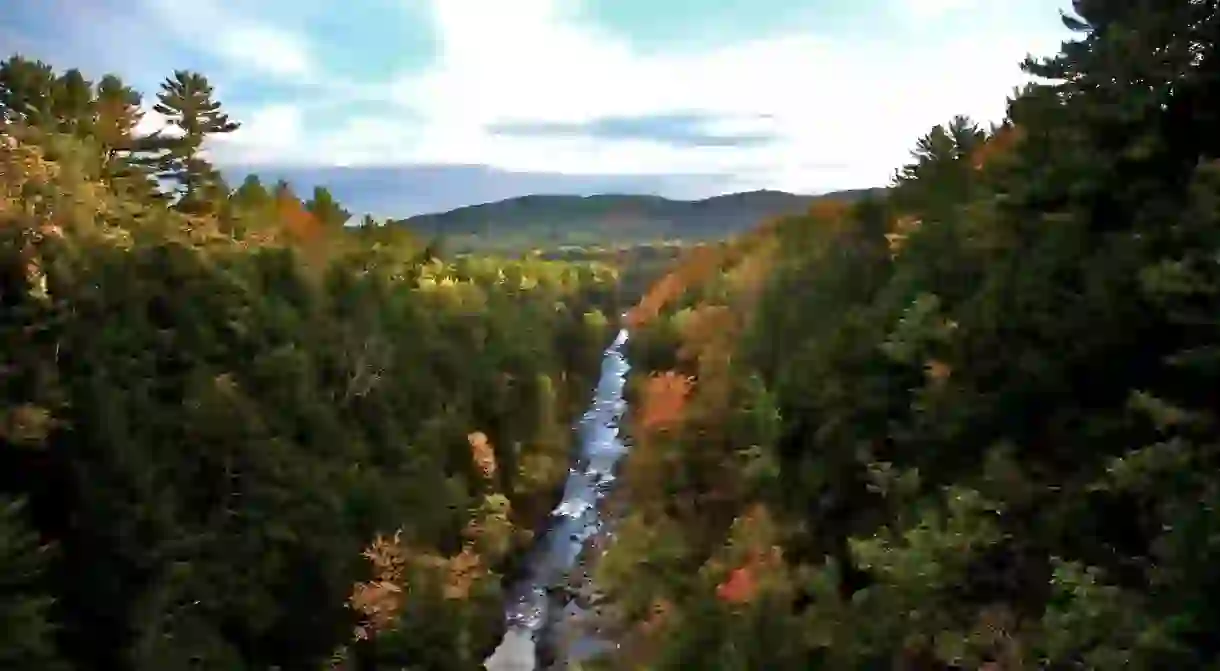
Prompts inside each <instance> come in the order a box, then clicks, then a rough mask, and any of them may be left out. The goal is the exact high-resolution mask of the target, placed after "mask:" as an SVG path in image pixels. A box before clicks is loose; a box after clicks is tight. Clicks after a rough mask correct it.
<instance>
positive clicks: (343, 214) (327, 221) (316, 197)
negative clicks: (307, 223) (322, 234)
mask: <svg viewBox="0 0 1220 671" xmlns="http://www.w3.org/2000/svg"><path fill="white" fill-rule="evenodd" d="M305 209H306V210H307V211H308V212H309V213H310V214H312V215H313V216H314V217H315V218H317V220H318V221H320V222H322V224H323V225H324V226H327V227H331V228H338V227H340V226H343V224H345V223H347V220H348V219H351V218H352V213H351V212H348V211H347V210H345V209H343V207H342V206H340V205H339V203H338V201H336V200H335V197H334V196H332V195H331V193H330V190H328V189H327V188H326V187H324V186H315V187H314V189H313V198H311V199H309V200H308V201H306V202H305Z"/></svg>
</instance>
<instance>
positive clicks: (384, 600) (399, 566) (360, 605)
mask: <svg viewBox="0 0 1220 671" xmlns="http://www.w3.org/2000/svg"><path fill="white" fill-rule="evenodd" d="M399 535H400V534H399V533H395V534H394V537H393V538H388V539H387V538H385V537H383V536H381V535H378V536H377V537H376V538H375V539H373V542H372V544H371V545H370V546H369V547H368V549H366V550H365V551H364V553H363V554H364V556H365V557H366V558H367V559H368V560H369V562H371V563H372V564H373V579H372V580H371V581H369V582H362V583H357V584H356V586H355V587H354V588H353V589H352V594H351V596H350V597H349V598H348V606H349V607H350V608H351V609H352V610H354V611H356V612H357V613H360V615H361V616H362V618H363V620H364V622H362V623H361V624H360V625H358V626H357V627H356V639H357V640H364V639H367V638H370V637H372V636H373V635H375V634H377V633H379V632H383V631H387V630H389V629H391V628H393V626H394V623H395V621H396V620H397V619H398V613H399V612H401V611H402V606H403V592H404V586H403V574H404V571H405V569H406V565H407V560H406V553H405V552H403V548H402V545H401V544H400V543H399Z"/></svg>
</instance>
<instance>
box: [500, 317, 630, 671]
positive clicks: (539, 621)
mask: <svg viewBox="0 0 1220 671" xmlns="http://www.w3.org/2000/svg"><path fill="white" fill-rule="evenodd" d="M626 343H627V330H626V329H622V330H620V331H619V333H618V336H617V337H616V338H615V339H614V342H613V343H611V344H610V346H609V347H607V348H606V351H605V354H604V355H603V356H602V369H601V376H600V378H599V379H598V382H597V388H596V389H595V390H594V393H593V402H592V403H591V404H590V405H589V409H588V410H587V411H586V412H585V414H584V416H583V417H581V420H580V423H579V424H578V425H577V427H576V432H577V445H578V446H579V450H578V453H577V457H576V460H575V463H574V464H573V465H572V467H571V468H569V469H568V479H567V482H566V484H565V485H564V491H563V500H562V501H560V503H559V505H557V506H556V507H555V509H554V510H553V511H552V512H551V520H550V521H551V524H550V526H549V529H548V531H547V532H546V534H545V535H544V536H543V537H542V539H541V540H540V541H539V542H538V544H537V546H536V547H535V548H534V549H533V550H532V551H531V553H530V556H529V557H528V558H527V559H526V572H525V577H524V578H523V579H522V580H521V581H520V582H519V583H518V584H517V585H515V586H514V588H513V589H512V591H511V593H510V599H509V604H508V606H507V607H506V608H505V613H504V616H505V620H506V622H507V625H508V630H507V631H506V632H505V634H504V639H503V640H502V641H501V642H500V645H499V647H497V648H496V650H495V652H494V653H492V655H491V656H490V657H488V658H487V660H486V661H485V662H484V664H483V666H484V668H486V669H487V670H488V671H533V670H534V669H535V668H537V652H536V648H537V643H538V639H539V635H540V634H541V633H542V632H543V630H544V629H545V628H546V627H547V624H548V621H552V620H556V619H561V618H572V617H576V616H578V615H579V614H580V608H579V606H577V605H576V604H575V603H572V604H568V605H567V606H566V607H565V608H564V610H563V612H562V613H556V614H552V613H550V612H549V610H550V609H551V608H553V607H554V606H555V605H556V604H555V603H554V602H553V601H552V600H551V599H550V598H549V597H548V592H550V591H551V589H552V588H554V587H557V586H560V585H564V584H566V583H567V577H568V575H569V573H570V572H571V571H572V569H574V568H575V567H576V563H577V562H576V559H577V557H578V556H579V555H580V553H581V550H582V549H583V548H584V547H585V544H586V543H587V542H588V541H589V540H590V539H591V538H592V537H593V536H595V535H596V534H597V533H598V532H600V531H602V530H603V527H604V521H603V520H602V519H601V517H600V515H599V513H598V504H599V503H600V502H601V500H602V499H603V498H604V497H605V495H606V493H607V492H608V491H609V488H610V486H611V485H612V484H613V482H614V466H615V464H616V463H618V460H619V458H620V457H622V456H623V454H624V453H625V452H626V447H625V446H624V444H623V441H622V440H620V439H619V421H620V420H621V419H622V416H623V412H624V411H625V410H626V407H627V404H626V402H624V401H623V386H624V384H625V382H626V377H627V371H628V370H630V368H631V366H630V365H628V363H627V359H626V357H625V356H624V355H623V353H622V348H623V345H625V344H626ZM604 645H606V643H604V642H602V641H598V640H596V639H594V638H592V637H590V636H583V637H581V638H579V639H578V640H576V641H574V643H573V647H572V649H571V650H570V651H569V652H570V654H569V657H571V656H583V655H585V654H590V653H592V652H595V651H596V650H597V649H599V648H600V647H601V646H604Z"/></svg>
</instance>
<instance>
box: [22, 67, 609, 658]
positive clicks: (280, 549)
mask: <svg viewBox="0 0 1220 671" xmlns="http://www.w3.org/2000/svg"><path fill="white" fill-rule="evenodd" d="M9 63H10V64H9V65H6V66H5V67H7V68H9V70H6V71H5V73H6V74H5V75H4V77H5V79H4V80H3V84H4V86H3V87H0V91H3V93H4V95H5V96H7V97H6V98H4V101H5V102H4V105H5V107H4V112H5V114H6V119H7V118H8V116H9V115H13V116H16V115H17V114H21V115H22V118H21V119H20V120H17V121H14V126H13V127H11V128H10V127H6V128H5V129H6V135H4V136H3V140H4V141H3V143H2V144H0V301H2V306H0V307H2V308H3V309H2V310H0V390H2V391H3V394H4V399H3V403H0V496H3V497H5V498H4V500H5V501H7V500H9V499H23V500H25V501H27V505H26V507H25V509H22V510H18V509H17V508H16V507H12V506H8V504H5V507H0V574H2V575H3V579H0V582H3V583H4V587H5V589H4V590H3V592H2V593H0V629H2V630H3V633H0V637H7V638H3V640H0V665H3V666H5V668H9V666H10V665H9V664H8V662H9V661H10V660H11V661H12V662H13V664H15V665H16V667H15V668H48V669H54V668H57V666H56V664H57V662H56V659H62V660H64V663H65V664H67V665H69V666H70V667H71V668H80V669H93V668H109V669H140V670H144V669H147V670H149V671H151V670H153V669H158V670H160V669H168V670H173V669H188V668H189V669H199V668H203V669H218V670H219V669H223V670H225V671H229V670H234V669H272V668H294V669H318V668H322V667H323V665H324V664H325V663H326V662H327V660H328V659H330V658H331V656H332V654H334V653H335V652H336V650H340V649H344V648H346V649H348V651H349V653H350V658H351V659H355V660H358V661H359V662H360V663H362V664H366V666H365V667H363V668H404V667H407V668H455V669H465V668H472V666H475V665H477V662H478V661H480V660H481V659H482V656H483V655H484V654H485V653H486V652H487V651H488V650H489V649H490V647H491V646H494V643H495V640H496V638H497V636H498V634H499V629H500V628H501V626H502V624H501V622H502V619H501V618H502V610H501V607H502V605H503V604H502V603H501V598H502V595H501V594H500V590H499V584H498V579H499V575H500V573H501V572H502V571H504V569H505V567H506V566H507V565H508V562H510V561H511V559H512V556H513V555H515V554H518V553H519V552H520V551H521V550H522V549H523V548H522V547H521V543H522V542H523V540H524V535H523V534H520V533H518V532H519V531H520V529H532V528H534V527H535V526H536V525H538V524H539V523H540V522H541V520H542V519H543V517H544V516H545V514H546V511H548V510H549V509H550V508H551V507H552V506H553V504H554V501H553V497H554V495H555V492H556V488H557V487H558V486H559V484H560V478H562V476H563V475H564V474H565V471H564V469H562V468H559V469H555V470H554V471H548V472H546V473H542V474H539V473H530V472H523V471H522V469H521V468H519V466H520V465H521V464H525V463H530V464H532V463H545V462H554V463H557V464H561V465H562V464H564V463H566V457H567V447H568V445H567V440H568V439H567V428H568V426H569V425H570V424H569V423H570V420H571V419H572V418H573V417H574V416H576V414H577V413H578V412H579V409H580V408H581V407H582V406H583V405H584V403H586V402H587V398H586V395H587V390H588V388H589V387H590V386H591V384H592V382H593V379H594V376H595V375H596V373H597V368H598V355H599V351H600V349H601V348H602V347H603V346H604V344H605V342H606V341H607V339H608V338H609V337H610V329H611V325H610V324H609V323H608V321H607V320H606V319H605V318H604V317H600V315H602V314H604V313H605V312H606V311H608V310H610V309H613V308H612V306H611V304H610V303H608V301H609V300H610V297H611V296H612V294H613V291H612V285H613V281H614V273H613V270H612V269H611V268H609V267H607V266H605V265H603V264H596V263H570V262H564V261H544V260H536V259H535V260H528V259H527V260H520V261H509V260H499V259H491V258H481V257H467V258H462V259H453V260H448V261H445V260H440V259H434V258H431V257H430V256H427V255H424V254H421V246H420V245H419V243H418V241H417V240H416V239H414V238H413V237H412V236H410V235H407V234H405V232H403V231H401V230H389V229H388V228H387V227H377V228H376V229H375V230H374V229H367V230H359V229H349V228H346V227H344V226H342V223H343V219H346V212H343V211H342V208H341V206H339V205H338V203H336V202H335V201H334V199H333V198H330V197H329V194H327V193H326V192H325V190H320V191H317V192H315V194H314V198H313V199H312V200H311V201H310V203H309V204H306V203H301V202H300V200H299V199H297V197H296V196H295V195H293V192H292V188H291V185H288V184H280V185H277V186H276V187H274V189H273V191H272V192H271V193H269V192H268V190H267V189H266V188H265V187H263V185H262V183H261V182H260V181H259V180H258V179H257V178H250V179H248V180H247V181H246V182H245V183H244V184H243V185H242V186H241V187H240V188H239V189H237V190H236V191H235V192H234V193H233V194H231V195H230V194H227V193H226V194H221V195H220V196H219V197H218V198H217V201H218V202H219V203H220V206H218V207H212V206H210V205H209V206H208V207H194V206H186V205H184V204H183V203H184V202H185V200H180V201H178V202H176V203H175V204H174V206H172V207H170V206H167V204H166V203H165V201H164V200H163V199H160V198H157V197H156V196H155V193H153V192H151V191H143V192H142V191H140V190H138V189H134V188H129V187H130V183H129V182H124V181H123V180H120V179H118V178H117V176H118V175H119V174H120V172H121V171H122V170H129V171H130V174H132V175H143V176H142V177H141V178H145V179H146V177H147V173H139V172H138V169H139V168H140V163H139V161H138V160H137V158H138V157H137V156H136V155H137V154H138V155H140V156H146V155H147V154H148V152H146V151H145V149H144V147H146V146H148V145H141V146H140V148H139V149H137V148H135V147H136V145H138V144H140V142H138V141H139V140H140V138H134V137H132V135H131V128H132V127H133V123H132V120H133V119H135V118H137V117H136V116H133V115H134V114H135V112H134V104H133V103H134V101H136V100H137V98H136V97H135V94H134V93H133V92H131V91H130V90H129V89H126V88H125V87H124V86H122V83H121V82H120V81H119V80H118V79H117V78H113V77H108V78H105V79H103V80H102V82H101V83H100V84H99V86H98V88H97V91H98V92H97V93H96V94H95V95H96V98H94V99H93V102H92V103H91V104H92V105H95V106H105V105H111V107H110V108H109V111H108V112H107V114H108V115H109V116H106V115H102V116H106V119H107V122H106V124H104V125H103V124H101V123H100V122H98V123H95V124H94V125H92V126H90V128H91V130H89V132H87V133H86V132H84V131H81V132H80V133H78V132H77V131H78V130H79V129H81V128H83V127H85V124H83V123H82V124H78V125H74V124H71V123H68V124H65V125H56V126H54V127H52V126H42V127H39V126H36V125H33V123H34V122H35V121H39V120H38V119H36V118H34V117H33V116H31V115H34V113H35V111H36V110H35V109H34V108H35V107H37V105H38V104H40V102H39V101H40V100H41V99H40V98H39V96H42V95H49V94H47V93H46V89H45V87H44V88H39V87H41V86H42V84H41V83H39V82H42V81H43V80H42V79H40V78H41V77H42V74H39V73H45V72H46V71H45V69H43V68H41V66H36V64H35V65H30V64H28V63H25V62H23V61H17V60H11V61H10V62H9ZM12 63H16V65H12ZM23 63H25V64H23ZM10 71H12V72H10ZM13 72H16V73H17V74H13ZM31 73H32V74H31ZM18 74H19V75H20V77H18V76H17V75H18ZM22 77H24V79H22ZM64 77H65V78H66V79H65V82H67V83H66V84H65V86H67V87H69V88H70V89H71V90H72V91H73V92H74V94H73V95H74V96H75V95H76V94H79V93H81V92H82V91H85V90H86V89H89V87H88V86H85V87H84V88H81V86H80V84H81V82H80V81H79V80H78V79H77V76H76V75H65V76H64ZM27 80H30V81H33V82H34V83H33V84H30V85H29V86H28V87H27V88H20V87H18V86H16V85H15V84H13V83H12V82H18V81H27ZM86 83H87V82H86ZM31 91H34V93H31ZM38 91H42V92H41V93H38ZM209 91H210V87H209V86H208V85H207V82H206V80H204V79H203V78H202V77H201V76H198V75H194V74H191V73H176V74H175V76H174V77H173V78H171V79H170V80H168V81H167V83H166V85H165V91H163V93H162V96H161V103H160V104H161V105H162V106H164V107H165V108H166V111H163V113H167V114H171V116H172V117H173V120H174V123H175V124H176V125H177V126H178V127H179V128H180V129H181V130H182V131H184V135H183V138H186V139H185V140H184V141H183V143H182V144H170V145H163V146H161V148H160V153H159V154H157V155H158V156H160V157H161V159H164V160H162V161H161V165H162V167H167V168H172V169H173V170H174V171H177V172H176V173H175V174H177V175H178V176H179V177H180V178H181V179H180V180H179V181H180V182H181V183H182V184H183V185H184V187H183V189H184V194H185V195H184V196H183V198H184V199H186V198H187V197H188V196H189V197H191V198H194V197H195V196H200V195H201V194H205V193H207V191H206V189H205V188H204V187H205V186H206V183H207V182H208V180H210V179H211V177H210V176H209V175H210V174H211V173H209V172H208V171H209V170H211V168H210V167H208V166H206V165H204V164H202V163H198V162H195V161H196V160H197V156H196V154H194V153H193V152H194V149H192V147H194V148H197V146H198V142H199V141H200V140H201V138H203V137H205V136H206V135H207V134H209V133H215V132H226V130H228V129H232V128H233V127H235V123H234V122H232V121H230V120H228V118H227V117H226V116H225V115H224V113H223V112H221V111H220V110H219V105H218V104H216V103H215V102H214V101H211V99H210V92H209ZM81 99H82V100H83V98H81ZM65 100H66V101H67V100H72V101H75V100H77V99H76V98H75V97H72V98H70V99H69V98H65ZM65 105H67V103H66V102H65ZM17 109H21V110H24V111H22V112H16V111H14V110H17ZM51 109H58V110H59V111H58V112H56V113H58V114H61V115H63V118H69V117H72V115H73V114H77V112H74V111H72V110H74V109H75V108H74V107H72V106H70V105H69V106H66V107H61V108H51ZM73 118H75V117H73ZM82 118H83V117H82ZM93 118H94V121H97V119H100V118H101V116H98V117H93ZM39 122H40V123H41V121H39ZM17 125H20V126H21V128H20V129H18V128H17ZM103 128H105V130H103ZM9 130H12V131H13V134H12V135H8V134H7V132H8V131H9ZM157 142H160V139H157ZM153 144H155V143H153ZM51 159H55V160H51ZM111 168H114V170H111ZM135 178H136V177H133V178H132V179H135ZM208 198H211V196H208ZM209 202H210V201H209ZM311 208H312V209H311ZM315 217H316V218H315ZM315 224H321V225H315ZM475 431H479V432H483V433H484V434H486V436H487V438H488V439H489V443H490V445H491V446H494V447H493V450H494V454H493V455H492V456H493V458H494V460H495V461H496V462H498V465H499V468H497V469H496V470H495V473H494V476H493V477H490V478H489V477H486V476H485V474H484V473H483V472H482V471H481V470H480V468H481V466H480V464H479V463H478V462H477V459H476V458H475V457H476V456H477V455H473V454H472V443H471V442H470V440H469V438H468V436H469V435H470V434H471V433H472V432H475ZM395 530H401V532H402V533H401V537H402V539H403V542H404V544H405V547H406V548H407V550H406V551H405V552H406V554H407V557H408V559H409V560H410V561H411V562H412V572H411V574H410V575H409V576H407V577H406V579H407V580H408V587H409V589H408V590H407V591H408V592H409V594H408V598H406V600H405V602H404V604H403V606H402V610H401V612H398V613H397V614H396V615H395V616H394V617H392V618H391V619H392V624H393V626H392V627H390V629H389V630H387V631H385V632H383V633H381V634H379V635H377V636H376V637H374V640H372V641H359V642H357V641H354V640H353V635H354V634H353V632H354V627H356V625H357V624H360V623H361V615H360V614H359V613H357V612H356V611H354V610H353V609H352V608H350V607H349V602H348V600H349V597H350V596H351V595H352V594H353V590H354V589H355V586H356V585H357V583H360V582H362V581H366V580H367V579H368V578H369V571H370V567H369V563H368V562H367V561H366V560H365V558H364V557H362V556H361V553H362V551H363V550H364V549H365V548H366V546H368V545H369V544H370V542H371V541H372V540H373V538H374V536H375V535H376V534H378V533H386V534H389V533H392V532H394V531H395ZM34 539H39V540H38V541H35V540H34ZM42 543H47V544H51V545H53V547H54V548H55V549H56V552H55V553H54V555H53V556H50V557H44V556H43V554H44V553H43V551H42V550H41V544H42ZM468 544H469V547H467V546H468ZM459 559H460V561H459ZM461 562H469V563H472V565H473V566H475V567H476V568H478V573H477V576H476V577H477V579H473V581H472V582H471V584H470V585H465V583H464V582H463V580H465V579H464V578H460V576H458V577H454V576H448V574H447V573H446V571H447V570H448V567H450V566H451V565H457V564H460V563H461ZM438 567H439V568H438ZM446 576H448V577H446ZM454 581H457V582H458V584H459V586H462V585H465V586H464V587H463V588H462V589H456V588H455V587H454V585H452V584H450V583H451V582H454Z"/></svg>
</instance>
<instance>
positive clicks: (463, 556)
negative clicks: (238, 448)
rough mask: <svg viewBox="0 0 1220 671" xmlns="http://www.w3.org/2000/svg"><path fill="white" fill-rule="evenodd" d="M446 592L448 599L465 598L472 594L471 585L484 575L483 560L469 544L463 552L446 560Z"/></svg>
mask: <svg viewBox="0 0 1220 671" xmlns="http://www.w3.org/2000/svg"><path fill="white" fill-rule="evenodd" d="M446 569H447V570H446V577H445V587H444V594H445V598H446V599H465V598H466V597H468V596H470V587H471V585H473V584H474V581H475V580H476V579H477V578H479V576H481V575H482V573H483V571H482V569H483V560H482V558H481V557H479V555H478V554H476V553H475V551H474V548H473V547H472V546H471V545H470V544H467V545H466V546H465V547H463V548H462V551H461V553H459V554H458V555H456V556H454V557H452V558H450V559H449V560H448V561H447V562H446Z"/></svg>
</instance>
